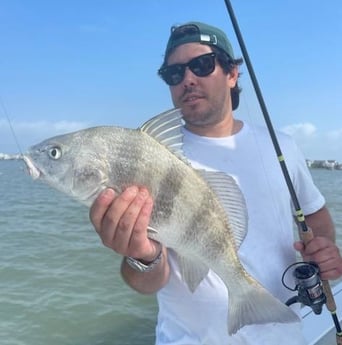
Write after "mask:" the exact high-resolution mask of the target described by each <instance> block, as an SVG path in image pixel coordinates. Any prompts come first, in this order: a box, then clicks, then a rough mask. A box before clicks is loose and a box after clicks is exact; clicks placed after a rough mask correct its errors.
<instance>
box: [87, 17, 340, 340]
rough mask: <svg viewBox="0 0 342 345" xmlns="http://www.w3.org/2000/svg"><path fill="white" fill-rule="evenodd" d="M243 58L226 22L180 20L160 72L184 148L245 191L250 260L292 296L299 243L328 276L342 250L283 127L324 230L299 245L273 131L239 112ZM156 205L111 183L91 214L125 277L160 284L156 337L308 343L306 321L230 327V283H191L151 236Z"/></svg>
mask: <svg viewBox="0 0 342 345" xmlns="http://www.w3.org/2000/svg"><path fill="white" fill-rule="evenodd" d="M241 62H242V61H241V59H235V58H234V54H233V51H232V48H231V45H230V43H229V41H228V39H227V37H226V36H225V34H224V33H223V32H222V31H221V30H219V29H217V28H215V27H212V26H209V25H206V24H204V23H196V22H191V23H187V24H184V25H182V26H179V27H176V28H173V29H172V32H171V36H170V38H169V41H168V44H167V48H166V52H165V59H164V63H163V65H162V67H161V68H160V70H159V74H160V76H161V77H162V78H163V79H164V81H165V82H166V83H167V84H168V85H169V87H170V92H171V97H172V101H173V103H174V105H175V107H178V108H180V109H181V110H182V114H183V117H184V121H185V126H184V130H183V132H184V153H185V155H186V156H187V158H188V159H189V160H190V162H191V164H192V165H193V167H194V168H201V169H209V170H219V171H224V172H226V173H227V174H229V175H231V176H233V178H234V179H235V180H236V181H237V183H238V184H239V186H240V188H241V190H242V192H243V194H244V197H245V199H246V204H247V209H248V214H249V227H248V233H247V236H246V238H245V239H244V241H243V243H242V245H241V247H240V248H239V257H240V260H241V262H242V264H243V265H244V267H245V268H246V270H247V271H248V272H249V273H250V274H251V275H252V276H253V277H255V278H256V279H257V280H258V281H260V282H261V283H262V284H263V285H264V286H265V287H266V288H267V289H268V290H269V291H270V292H271V293H272V294H273V295H274V296H276V297H277V298H279V299H280V300H281V301H282V302H284V303H285V301H286V300H287V299H288V298H289V294H288V291H287V290H286V289H285V288H284V287H282V285H281V282H280V280H281V275H282V273H283V271H284V270H285V269H286V267H287V266H288V265H289V264H291V263H293V262H294V261H295V250H294V248H295V249H296V250H298V251H300V252H301V254H302V255H303V257H304V259H305V260H312V261H315V262H317V263H318V264H319V266H320V270H321V277H322V278H323V279H335V278H337V277H339V276H340V275H341V274H342V259H341V256H340V253H339V250H338V248H337V247H336V245H335V243H334V240H335V231H334V226H333V223H332V220H331V218H330V215H329V212H328V210H327V209H326V207H325V205H324V204H325V201H324V198H323V196H322V195H321V194H320V193H319V191H318V190H317V188H316V187H315V186H314V184H313V182H312V179H311V176H310V174H309V172H308V170H307V167H306V164H305V160H304V159H303V157H302V155H301V154H300V153H299V152H298V150H297V147H296V146H295V144H294V143H293V141H292V140H291V139H290V138H289V137H287V136H285V135H281V134H279V138H278V139H279V140H280V144H281V146H282V149H283V153H284V155H285V157H286V159H287V164H288V169H289V172H290V175H291V178H292V179H293V183H294V187H295V189H296V192H297V193H298V197H299V201H300V203H301V206H302V208H303V211H304V214H305V215H306V221H307V224H308V226H310V227H311V229H312V230H313V232H314V234H315V236H316V237H315V238H314V239H313V240H312V241H311V242H310V243H308V244H307V246H306V247H304V245H303V244H302V243H301V242H296V243H295V244H294V246H293V242H294V239H293V227H292V225H293V223H292V222H293V220H292V208H291V200H290V197H289V193H288V191H287V187H286V185H285V182H284V178H283V177H282V174H281V171H280V168H279V163H278V161H277V159H276V157H275V156H276V155H275V153H274V149H273V147H272V143H271V142H270V138H269V135H268V133H267V131H266V130H265V129H264V128H259V127H252V126H249V125H248V124H247V123H243V122H242V121H240V120H237V119H235V118H234V116H233V110H234V109H236V108H237V107H238V103H239V88H238V85H237V81H238V76H239V72H238V65H239V64H240V63H241ZM152 208H153V200H152V199H151V196H150V195H149V193H148V191H147V189H146V188H144V187H141V186H139V187H138V186H131V187H128V188H127V189H126V190H125V191H124V192H123V193H122V194H121V195H115V193H114V191H113V190H111V189H108V190H106V191H104V192H103V193H102V194H101V195H100V196H99V197H98V198H97V200H96V201H95V202H94V204H93V206H92V208H91V211H90V218H91V220H92V222H93V225H94V227H95V229H96V231H97V232H98V234H99V235H100V237H101V239H102V241H103V243H104V244H105V245H106V246H107V247H109V248H111V249H113V250H114V251H116V252H117V253H119V254H121V255H123V257H124V258H123V261H122V267H121V273H122V276H123V278H124V280H125V281H126V283H127V284H128V285H129V286H130V287H132V288H133V289H135V290H137V291H138V292H140V293H145V294H150V293H157V298H158V303H159V314H158V325H157V330H156V344H158V345H161V344H163V345H164V344H172V345H176V344H177V345H181V344H182V345H185V344H187V345H189V344H192V345H194V344H208V345H214V344H254V345H255V344H262V345H265V344H275V343H277V344H305V341H304V339H303V337H302V335H301V331H300V323H299V322H297V323H290V324H285V323H284V324H280V323H270V324H263V325H249V326H245V327H243V328H242V329H240V330H239V331H238V332H237V333H236V334H234V335H232V336H228V333H227V324H226V323H227V305H228V298H229V296H228V294H227V289H226V287H225V285H224V284H223V283H222V281H221V280H220V278H219V277H218V276H217V275H216V274H215V273H214V272H212V271H210V272H209V273H208V275H207V276H206V277H205V279H204V280H203V281H202V282H201V284H200V285H199V286H198V288H197V289H196V290H195V292H194V293H191V292H190V291H189V290H188V288H187V286H186V284H185V283H184V282H183V280H182V278H181V274H180V271H179V266H178V261H177V254H176V253H175V252H173V251H172V250H171V249H168V248H165V247H163V246H162V244H161V243H157V242H155V241H153V240H150V239H149V238H148V236H147V226H148V224H149V220H150V215H151V212H152ZM141 271H143V272H141ZM228 322H229V321H228Z"/></svg>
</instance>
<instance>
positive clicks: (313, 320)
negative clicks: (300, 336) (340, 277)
mask: <svg viewBox="0 0 342 345" xmlns="http://www.w3.org/2000/svg"><path fill="white" fill-rule="evenodd" d="M332 292H333V295H334V299H335V302H336V306H337V310H336V312H337V316H338V318H339V322H341V320H342V308H341V309H340V310H339V306H341V307H342V281H341V282H339V283H338V284H336V285H335V286H334V287H333V288H332ZM301 316H302V320H303V333H304V336H305V338H306V340H307V342H308V345H318V342H320V344H328V342H326V343H325V342H324V340H325V338H327V340H328V335H329V334H330V333H331V332H333V333H334V334H335V333H336V331H335V325H334V321H333V319H332V316H331V314H330V312H329V311H328V310H327V308H326V306H324V307H323V311H322V313H321V314H319V315H316V314H315V313H314V312H313V311H312V309H311V308H309V307H307V306H305V307H303V308H302V309H301ZM330 337H331V334H330V336H329V339H330Z"/></svg>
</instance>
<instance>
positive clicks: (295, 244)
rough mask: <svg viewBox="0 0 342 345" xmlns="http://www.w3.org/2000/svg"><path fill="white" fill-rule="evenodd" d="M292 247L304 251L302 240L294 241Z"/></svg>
mask: <svg viewBox="0 0 342 345" xmlns="http://www.w3.org/2000/svg"><path fill="white" fill-rule="evenodd" d="M293 247H294V249H295V250H297V251H298V252H301V253H302V252H303V251H304V243H303V242H302V241H296V242H295V243H294V244H293Z"/></svg>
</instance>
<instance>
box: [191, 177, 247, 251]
mask: <svg viewBox="0 0 342 345" xmlns="http://www.w3.org/2000/svg"><path fill="white" fill-rule="evenodd" d="M197 172H198V173H199V174H200V175H201V176H202V178H203V179H204V180H206V181H207V183H208V185H209V186H210V188H211V189H212V190H213V191H214V193H215V194H216V195H217V197H218V199H219V200H220V202H221V205H222V206H223V208H224V209H225V211H226V214H227V215H228V221H229V224H230V225H231V229H232V231H233V235H234V238H235V243H236V246H237V248H239V247H240V245H241V243H242V241H243V240H244V238H245V237H246V234H247V228H248V226H247V223H248V215H247V207H246V202H245V199H244V197H243V194H242V192H241V190H240V188H239V186H238V185H237V183H236V182H235V180H234V179H233V177H231V176H229V175H227V174H226V173H224V172H220V171H206V170H197Z"/></svg>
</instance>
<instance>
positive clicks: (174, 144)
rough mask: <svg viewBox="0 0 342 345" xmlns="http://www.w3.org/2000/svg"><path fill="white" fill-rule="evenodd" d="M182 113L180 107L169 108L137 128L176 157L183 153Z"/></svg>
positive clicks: (181, 156)
mask: <svg viewBox="0 0 342 345" xmlns="http://www.w3.org/2000/svg"><path fill="white" fill-rule="evenodd" d="M182 117H183V115H182V113H181V111H180V109H171V110H168V111H165V112H164V113H161V114H159V115H157V116H155V117H153V118H152V119H150V120H148V121H147V122H145V123H144V124H143V125H142V126H141V127H140V128H139V130H140V131H142V132H144V133H146V134H148V135H149V136H151V137H152V138H154V139H155V140H157V141H158V142H159V143H160V144H162V145H164V146H166V147H167V148H168V149H169V150H170V151H172V153H174V154H176V155H177V157H179V158H181V159H183V160H184V159H185V158H184V155H183V150H182V147H183V133H182V130H181V129H182V127H183V123H182Z"/></svg>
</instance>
